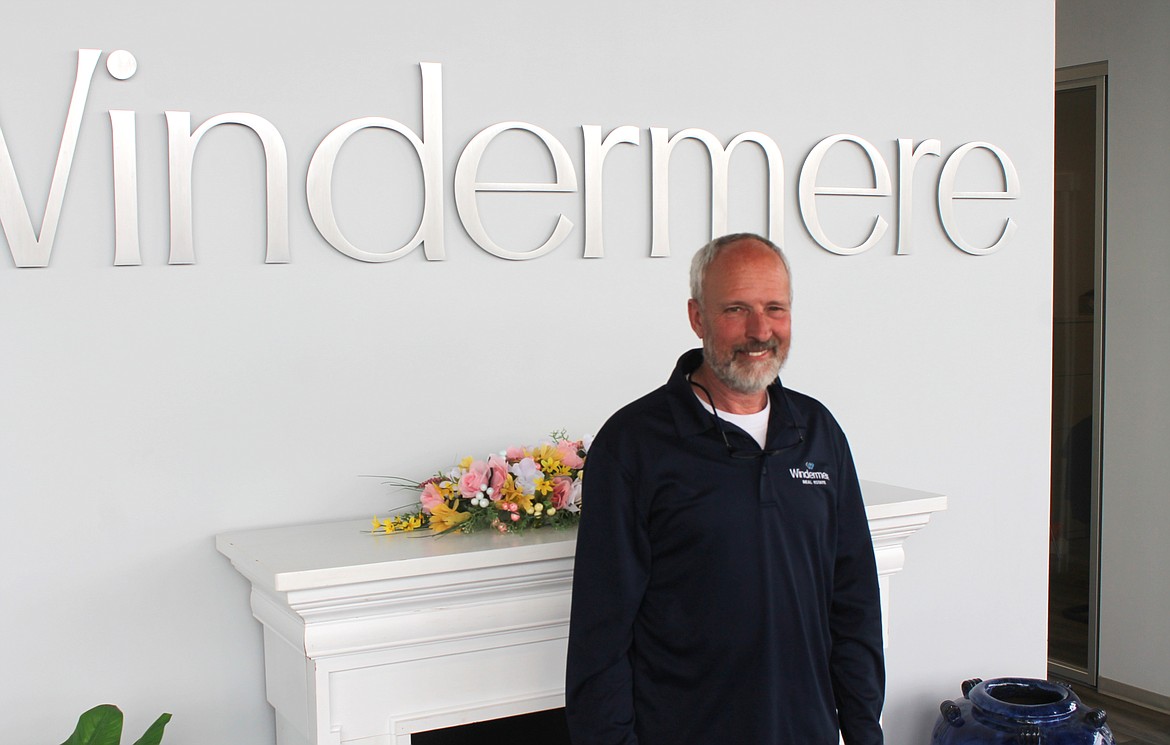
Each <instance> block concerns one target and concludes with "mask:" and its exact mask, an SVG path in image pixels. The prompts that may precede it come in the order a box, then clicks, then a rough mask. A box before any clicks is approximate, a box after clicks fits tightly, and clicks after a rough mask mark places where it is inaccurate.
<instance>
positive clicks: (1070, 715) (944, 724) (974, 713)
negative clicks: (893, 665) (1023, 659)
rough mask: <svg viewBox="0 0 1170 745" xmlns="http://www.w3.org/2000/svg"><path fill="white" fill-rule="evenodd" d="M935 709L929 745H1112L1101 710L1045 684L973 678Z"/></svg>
mask: <svg viewBox="0 0 1170 745" xmlns="http://www.w3.org/2000/svg"><path fill="white" fill-rule="evenodd" d="M939 710H940V711H941V712H942V713H941V714H940V715H939V718H938V722H937V723H936V724H935V725H934V734H933V736H932V737H931V740H930V742H931V745H1114V743H1113V733H1112V732H1110V731H1109V727H1107V726H1106V725H1105V712H1104V711H1103V710H1102V709H1089V708H1087V707H1086V706H1085V705H1084V704H1083V703H1081V700H1080V699H1079V698H1077V695H1076V694H1075V693H1073V692H1072V691H1071V690H1070V689H1069V688H1068V687H1067V686H1063V685H1061V684H1059V683H1050V682H1048V681H1047V680H1036V679H1033V678H995V679H993V680H979V679H978V678H975V679H974V680H968V681H966V682H965V683H963V698H962V699H960V700H959V701H958V702H957V703H956V702H954V701H943V702H942V704H941V705H940V706H939Z"/></svg>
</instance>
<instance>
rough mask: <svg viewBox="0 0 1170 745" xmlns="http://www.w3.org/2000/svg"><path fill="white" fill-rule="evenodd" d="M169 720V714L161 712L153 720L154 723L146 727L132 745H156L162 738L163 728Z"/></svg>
mask: <svg viewBox="0 0 1170 745" xmlns="http://www.w3.org/2000/svg"><path fill="white" fill-rule="evenodd" d="M169 721H171V715H170V714H162V715H160V716H159V718H158V719H156V720H154V724H152V725H150V726H149V727H147V728H146V734H144V735H143V736H142V737H139V738H138V739H137V740H135V741H134V745H158V744H159V741H161V740H162V736H163V729H164V728H165V727H166V726H167V722H169Z"/></svg>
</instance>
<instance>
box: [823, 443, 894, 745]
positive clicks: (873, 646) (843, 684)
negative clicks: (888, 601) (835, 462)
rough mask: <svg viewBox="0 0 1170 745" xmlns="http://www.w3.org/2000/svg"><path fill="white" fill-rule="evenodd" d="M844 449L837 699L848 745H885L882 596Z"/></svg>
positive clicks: (833, 620)
mask: <svg viewBox="0 0 1170 745" xmlns="http://www.w3.org/2000/svg"><path fill="white" fill-rule="evenodd" d="M842 439H844V438H843V437H842ZM843 448H844V453H843V457H842V460H843V462H842V465H841V469H840V474H841V484H840V487H841V491H840V495H839V498H840V503H839V513H838V526H837V559H836V563H835V568H834V576H833V600H832V606H831V609H830V615H829V628H830V632H831V634H832V644H833V647H832V654H831V657H830V671H831V675H832V681H833V697H834V699H835V701H836V705H837V716H838V718H839V721H840V726H841V734H842V735H843V737H844V740H845V745H882V743H883V736H882V730H881V725H880V723H879V719H880V717H881V711H882V704H883V701H884V698H885V663H884V657H883V650H882V621H881V596H880V593H879V589H878V582H877V566H876V562H875V560H874V553H873V541H872V538H871V537H870V532H869V524H868V521H867V520H866V516H865V504H864V503H863V502H862V498H861V488H860V485H859V484H858V481H857V472H856V469H855V467H854V465H853V458H852V456H851V455H850V454H849V450H848V445H847V444H845V445H843Z"/></svg>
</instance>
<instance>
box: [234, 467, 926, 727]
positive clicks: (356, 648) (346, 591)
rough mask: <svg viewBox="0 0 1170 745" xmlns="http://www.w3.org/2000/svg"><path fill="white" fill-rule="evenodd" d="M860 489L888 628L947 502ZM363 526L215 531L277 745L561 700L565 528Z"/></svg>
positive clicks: (567, 567)
mask: <svg viewBox="0 0 1170 745" xmlns="http://www.w3.org/2000/svg"><path fill="white" fill-rule="evenodd" d="M862 491H863V493H864V494H865V502H866V513H867V516H868V518H869V523H870V530H871V534H872V535H873V541H874V553H875V554H876V556H877V560H878V574H879V582H880V584H881V590H882V611H883V612H882V616H883V623H888V620H889V615H890V614H889V607H888V599H889V580H890V577H891V576H892V575H893V574H895V573H896V572H898V571H900V570H901V569H902V566H903V565H904V563H905V552H904V550H903V547H902V546H903V542H904V541H905V539H906V538H907V537H909V536H910V535H912V534H913V533H914V532H916V531H918V530H920V529H921V528H922V527H923V526H924V525H926V524H927V522H929V520H930V517H931V515H932V514H933V513H935V512H938V511H941V510H945V509H946V497H944V496H941V495H938V494H931V493H929V492H922V491H916V490H913V489H905V488H903V487H898V486H891V485H888V484H879V483H875V482H862ZM369 529H370V522H369V521H368V520H348V521H342V522H331V523H320V524H313V525H298V526H290V527H280V528H268V529H260V530H248V531H240V532H235V533H225V534H223V535H220V536H218V537H217V538H216V547H217V548H218V549H219V551H220V553H222V554H224V555H225V556H227V557H228V558H229V559H230V560H231V562H232V564H233V566H235V568H236V569H237V571H239V572H240V573H241V574H243V575H244V576H245V577H246V578H247V579H248V580H249V581H250V582H251V583H252V603H251V604H252V613H253V615H254V616H255V617H256V618H257V619H258V620H259V621H260V622H261V624H262V625H263V627H264V654H265V670H266V684H267V691H268V701H269V703H271V704H272V706H273V707H274V708H275V709H276V722H277V742H278V743H279V745H342V743H353V745H358V744H359V743H360V745H409V743H410V735H411V733H413V732H420V731H424V730H427V729H433V728H436V727H442V726H456V725H459V724H466V723H469V722H473V721H479V720H482V719H489V718H493V717H500V716H512V715H516V714H522V713H526V712H530V711H539V710H542V709H547V708H552V707H556V706H561V705H563V700H564V689H563V681H564V656H565V640H566V638H567V636H568V618H569V599H570V594H571V589H572V569H573V552H574V550H575V548H576V535H577V534H576V530H575V529H570V530H551V529H546V530H536V531H531V532H528V533H525V534H523V535H512V534H500V533H496V532H491V531H484V532H482V533H476V534H472V535H462V534H460V535H449V536H442V537H435V536H431V535H421V534H419V535H412V534H409V533H407V534H394V535H370V534H368V531H369ZM887 638H888V635H887ZM440 690H441V691H442V695H441V696H439V695H436V693H435V692H436V691H440Z"/></svg>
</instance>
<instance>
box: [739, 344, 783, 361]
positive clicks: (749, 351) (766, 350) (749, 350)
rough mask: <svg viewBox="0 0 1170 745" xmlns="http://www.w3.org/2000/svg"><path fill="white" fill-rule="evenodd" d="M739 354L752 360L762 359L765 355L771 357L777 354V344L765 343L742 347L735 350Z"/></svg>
mask: <svg viewBox="0 0 1170 745" xmlns="http://www.w3.org/2000/svg"><path fill="white" fill-rule="evenodd" d="M735 353H736V354H737V355H742V356H744V357H747V358H748V359H751V360H760V359H764V358H765V357H771V356H773V355H775V354H776V345H775V344H765V345H763V346H759V347H757V346H751V347H741V348H740V349H737V350H735Z"/></svg>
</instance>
